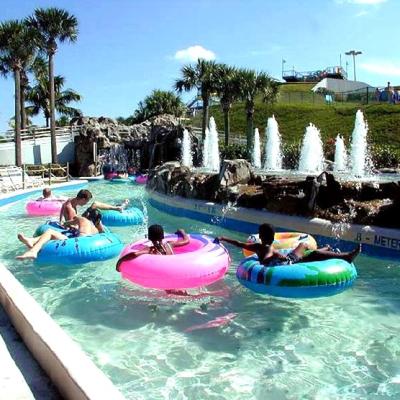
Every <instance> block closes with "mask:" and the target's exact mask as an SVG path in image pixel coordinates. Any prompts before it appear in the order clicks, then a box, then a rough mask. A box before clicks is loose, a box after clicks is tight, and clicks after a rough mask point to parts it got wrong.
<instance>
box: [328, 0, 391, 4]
mask: <svg viewBox="0 0 400 400" xmlns="http://www.w3.org/2000/svg"><path fill="white" fill-rule="evenodd" d="M386 1H387V0H336V3H339V4H363V5H375V4H382V3H386Z"/></svg>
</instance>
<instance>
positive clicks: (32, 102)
mask: <svg viewBox="0 0 400 400" xmlns="http://www.w3.org/2000/svg"><path fill="white" fill-rule="evenodd" d="M64 84H65V78H64V77H63V76H59V75H56V76H55V77H54V92H55V96H54V97H55V109H56V111H57V112H58V113H59V114H60V115H62V116H67V117H74V116H76V115H78V114H80V111H79V110H78V109H77V108H74V107H70V106H69V105H68V104H69V103H71V102H73V101H80V100H81V99H82V97H81V95H80V94H79V93H77V92H75V91H74V90H72V89H66V90H62V88H63V86H64ZM49 87H50V85H49V81H48V78H47V73H46V74H41V75H40V74H39V75H37V76H36V85H35V86H33V87H28V88H27V92H26V100H27V103H28V104H29V105H28V106H27V107H26V112H27V114H28V115H29V116H33V115H38V114H39V113H40V112H43V115H44V117H45V119H46V126H47V127H48V126H49V121H50V118H51V109H50V102H49V98H50V96H49Z"/></svg>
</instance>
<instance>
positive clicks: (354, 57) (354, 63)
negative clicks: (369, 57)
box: [345, 50, 362, 81]
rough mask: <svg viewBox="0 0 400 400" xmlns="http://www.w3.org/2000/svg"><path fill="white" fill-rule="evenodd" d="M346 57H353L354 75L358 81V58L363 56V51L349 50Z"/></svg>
mask: <svg viewBox="0 0 400 400" xmlns="http://www.w3.org/2000/svg"><path fill="white" fill-rule="evenodd" d="M345 54H346V56H353V73H354V80H355V81H356V80H357V79H356V56H358V55H359V54H362V51H357V50H349V51H347V52H346V53H345Z"/></svg>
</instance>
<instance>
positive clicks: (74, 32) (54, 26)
mask: <svg viewBox="0 0 400 400" xmlns="http://www.w3.org/2000/svg"><path fill="white" fill-rule="evenodd" d="M27 21H28V24H29V25H30V26H31V27H32V28H34V29H35V30H36V32H37V34H38V40H37V43H38V46H39V47H40V48H41V49H42V51H44V52H45V53H46V54H47V56H48V63H49V86H50V88H49V93H50V128H51V158H52V161H53V163H56V162H57V143H56V131H55V130H56V117H55V91H54V55H55V53H56V52H57V41H58V42H60V43H63V42H66V41H69V42H75V41H76V40H77V38H78V20H77V19H76V17H75V16H73V15H71V14H70V13H69V12H68V11H66V10H63V9H60V8H56V7H50V8H46V9H45V8H37V9H36V10H35V11H34V14H33V16H31V17H29V18H28V19H27Z"/></svg>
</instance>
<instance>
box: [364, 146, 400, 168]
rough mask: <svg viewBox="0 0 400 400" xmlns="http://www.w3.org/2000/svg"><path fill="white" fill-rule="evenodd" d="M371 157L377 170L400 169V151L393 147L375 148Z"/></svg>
mask: <svg viewBox="0 0 400 400" xmlns="http://www.w3.org/2000/svg"><path fill="white" fill-rule="evenodd" d="M371 157H372V162H373V164H374V167H375V168H398V167H399V165H400V149H399V148H397V147H394V146H391V145H387V144H380V145H375V146H373V148H372V150H371Z"/></svg>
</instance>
